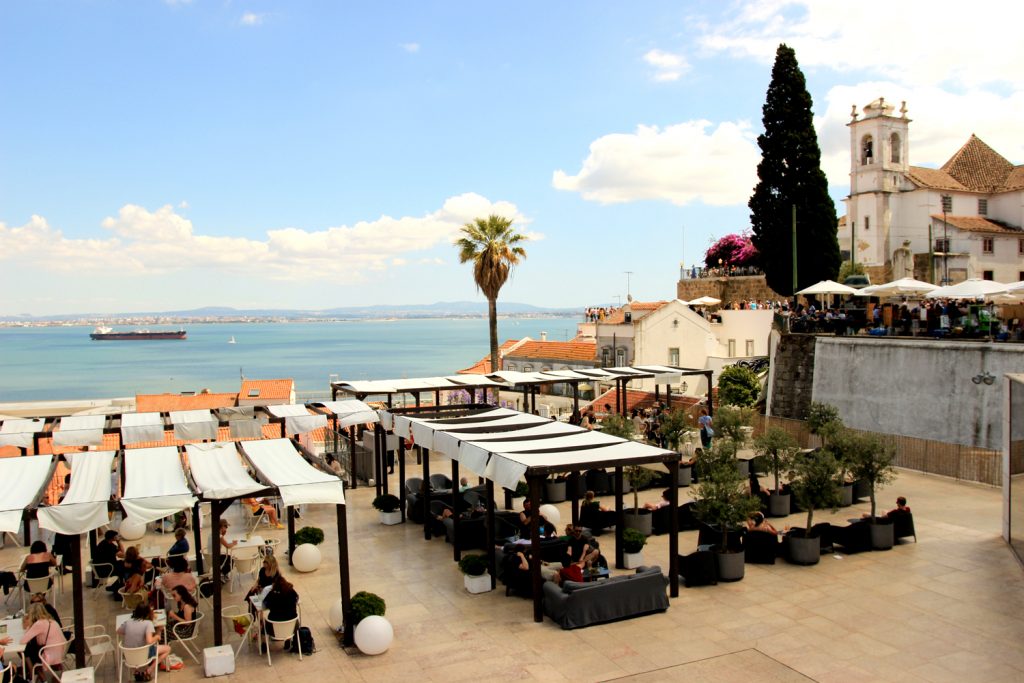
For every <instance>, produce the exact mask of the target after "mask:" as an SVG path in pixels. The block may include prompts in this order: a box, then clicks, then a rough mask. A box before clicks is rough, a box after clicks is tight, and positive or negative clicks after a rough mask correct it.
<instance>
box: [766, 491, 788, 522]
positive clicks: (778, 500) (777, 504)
mask: <svg viewBox="0 0 1024 683" xmlns="http://www.w3.org/2000/svg"><path fill="white" fill-rule="evenodd" d="M788 515H789V494H788V493H775V492H774V491H772V492H771V493H770V494H769V495H768V516H769V517H786V516H788Z"/></svg>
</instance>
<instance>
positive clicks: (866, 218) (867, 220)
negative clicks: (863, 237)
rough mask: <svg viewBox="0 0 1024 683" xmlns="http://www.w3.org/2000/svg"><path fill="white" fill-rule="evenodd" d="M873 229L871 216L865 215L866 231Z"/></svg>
mask: <svg viewBox="0 0 1024 683" xmlns="http://www.w3.org/2000/svg"><path fill="white" fill-rule="evenodd" d="M870 229H871V216H864V231H865V232H867V231H868V230H870Z"/></svg>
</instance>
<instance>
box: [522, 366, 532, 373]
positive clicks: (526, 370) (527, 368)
mask: <svg viewBox="0 0 1024 683" xmlns="http://www.w3.org/2000/svg"><path fill="white" fill-rule="evenodd" d="M523 372H533V366H532V365H524V366H523Z"/></svg>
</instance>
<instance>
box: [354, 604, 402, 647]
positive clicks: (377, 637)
mask: <svg viewBox="0 0 1024 683" xmlns="http://www.w3.org/2000/svg"><path fill="white" fill-rule="evenodd" d="M394 639H395V630H394V629H393V628H391V622H389V621H388V620H387V619H385V618H384V617H381V616H377V615H376V614H372V615H370V616H368V617H364V618H363V620H362V621H360V622H359V623H358V624H356V633H355V641H356V647H358V648H359V651H360V652H362V653H363V654H364V655H379V654H383V653H385V652H387V651H388V648H389V647H391V641H392V640H394Z"/></svg>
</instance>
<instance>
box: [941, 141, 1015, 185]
mask: <svg viewBox="0 0 1024 683" xmlns="http://www.w3.org/2000/svg"><path fill="white" fill-rule="evenodd" d="M942 170H943V171H945V172H946V173H948V174H949V175H950V176H952V177H953V178H955V179H956V180H957V181H959V182H960V184H961V185H963V186H964V187H967V188H968V189H971V190H974V191H976V192H998V191H999V190H1000V188H1002V186H1003V183H1004V182H1006V178H1007V176H1009V175H1010V171H1012V170H1013V164H1011V163H1010V162H1009V161H1007V160H1006V159H1004V158H1003V156H1002V155H1000V154H999V153H998V152H996V151H995V150H994V149H992V148H991V147H989V146H988V145H986V144H985V143H984V142H982V141H981V138H979V137H978V136H977V135H974V134H973V133H972V134H971V137H970V139H968V140H967V142H966V143H965V144H964V146H963V147H961V148H960V149H959V150H958V151H957V153H956V154H954V155H953V156H952V157H950V159H949V161H947V162H946V163H944V164H943V165H942Z"/></svg>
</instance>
